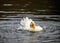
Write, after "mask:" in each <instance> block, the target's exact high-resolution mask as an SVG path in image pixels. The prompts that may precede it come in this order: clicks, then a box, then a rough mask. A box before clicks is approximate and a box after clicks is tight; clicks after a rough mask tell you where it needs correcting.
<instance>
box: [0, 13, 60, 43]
mask: <svg viewBox="0 0 60 43" xmlns="http://www.w3.org/2000/svg"><path fill="white" fill-rule="evenodd" d="M26 16H27V17H29V18H31V19H33V20H34V21H35V22H36V24H37V25H41V27H42V28H43V29H44V30H43V31H42V32H38V33H34V32H28V31H17V30H16V29H17V28H18V27H19V23H20V20H21V19H22V17H26ZM59 31H60V16H59V15H33V14H14V15H12V14H2V15H0V43H59V42H60V32H59Z"/></svg>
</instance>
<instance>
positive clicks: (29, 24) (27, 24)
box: [18, 17, 43, 32]
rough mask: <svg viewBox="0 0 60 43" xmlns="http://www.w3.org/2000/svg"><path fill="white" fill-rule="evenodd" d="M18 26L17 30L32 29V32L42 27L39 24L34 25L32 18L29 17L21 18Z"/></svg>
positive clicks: (40, 29)
mask: <svg viewBox="0 0 60 43" xmlns="http://www.w3.org/2000/svg"><path fill="white" fill-rule="evenodd" d="M20 24H21V25H20V26H19V28H18V30H20V29H21V30H28V31H33V32H39V31H42V30H43V28H42V27H40V26H36V24H35V22H34V21H33V20H32V19H29V18H28V17H26V18H23V19H22V20H21V21H20Z"/></svg>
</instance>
